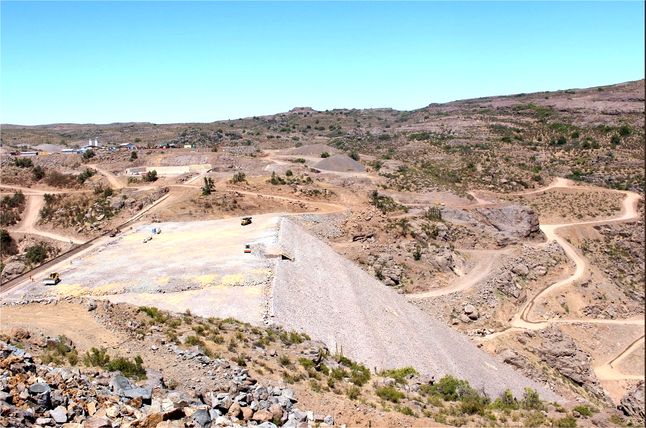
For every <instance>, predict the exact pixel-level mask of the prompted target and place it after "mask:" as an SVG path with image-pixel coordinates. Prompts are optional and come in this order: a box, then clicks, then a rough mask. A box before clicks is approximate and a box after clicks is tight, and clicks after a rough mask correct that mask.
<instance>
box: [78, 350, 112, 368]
mask: <svg viewBox="0 0 646 428" xmlns="http://www.w3.org/2000/svg"><path fill="white" fill-rule="evenodd" d="M109 361H110V356H109V355H108V351H107V350H106V349H105V348H103V347H102V348H94V347H92V349H90V350H89V351H87V352H86V353H85V356H84V357H83V364H85V365H86V366H88V367H104V366H105V365H107V364H108V362H109Z"/></svg>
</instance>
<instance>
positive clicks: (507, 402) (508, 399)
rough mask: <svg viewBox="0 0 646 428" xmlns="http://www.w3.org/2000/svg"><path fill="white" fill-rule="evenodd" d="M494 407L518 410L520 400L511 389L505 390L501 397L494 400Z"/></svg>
mask: <svg viewBox="0 0 646 428" xmlns="http://www.w3.org/2000/svg"><path fill="white" fill-rule="evenodd" d="M492 407H494V408H496V409H500V410H517V409H518V407H519V406H518V400H516V398H515V397H514V394H512V392H511V391H510V390H508V389H507V390H505V392H503V393H502V394H500V397H498V398H496V401H494V402H493V404H492Z"/></svg>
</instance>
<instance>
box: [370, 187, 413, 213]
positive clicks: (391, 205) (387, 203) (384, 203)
mask: <svg viewBox="0 0 646 428" xmlns="http://www.w3.org/2000/svg"><path fill="white" fill-rule="evenodd" d="M370 203H371V204H372V205H373V206H375V207H376V208H378V209H379V210H381V212H382V213H384V214H385V213H387V212H390V211H397V210H403V211H407V209H406V207H405V206H403V205H400V204H398V203H397V202H395V200H394V199H393V198H391V197H390V196H386V195H380V194H379V192H378V191H376V190H373V191H372V192H371V193H370Z"/></svg>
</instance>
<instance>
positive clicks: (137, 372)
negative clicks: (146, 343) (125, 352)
mask: <svg viewBox="0 0 646 428" xmlns="http://www.w3.org/2000/svg"><path fill="white" fill-rule="evenodd" d="M143 363H144V361H143V359H142V358H141V357H140V356H139V355H137V356H136V357H135V359H134V361H130V360H129V359H128V358H124V357H117V358H115V359H113V360H110V361H109V362H108V363H107V364H106V365H105V366H104V367H103V368H104V369H105V370H107V371H109V372H116V371H119V372H121V374H122V375H124V376H126V377H134V378H136V379H145V378H146V369H145V368H144V367H143Z"/></svg>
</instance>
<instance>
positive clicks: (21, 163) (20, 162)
mask: <svg viewBox="0 0 646 428" xmlns="http://www.w3.org/2000/svg"><path fill="white" fill-rule="evenodd" d="M13 163H14V165H16V166H17V167H18V168H31V167H32V166H34V163H33V162H32V161H31V159H29V158H16V159H14V161H13Z"/></svg>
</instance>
